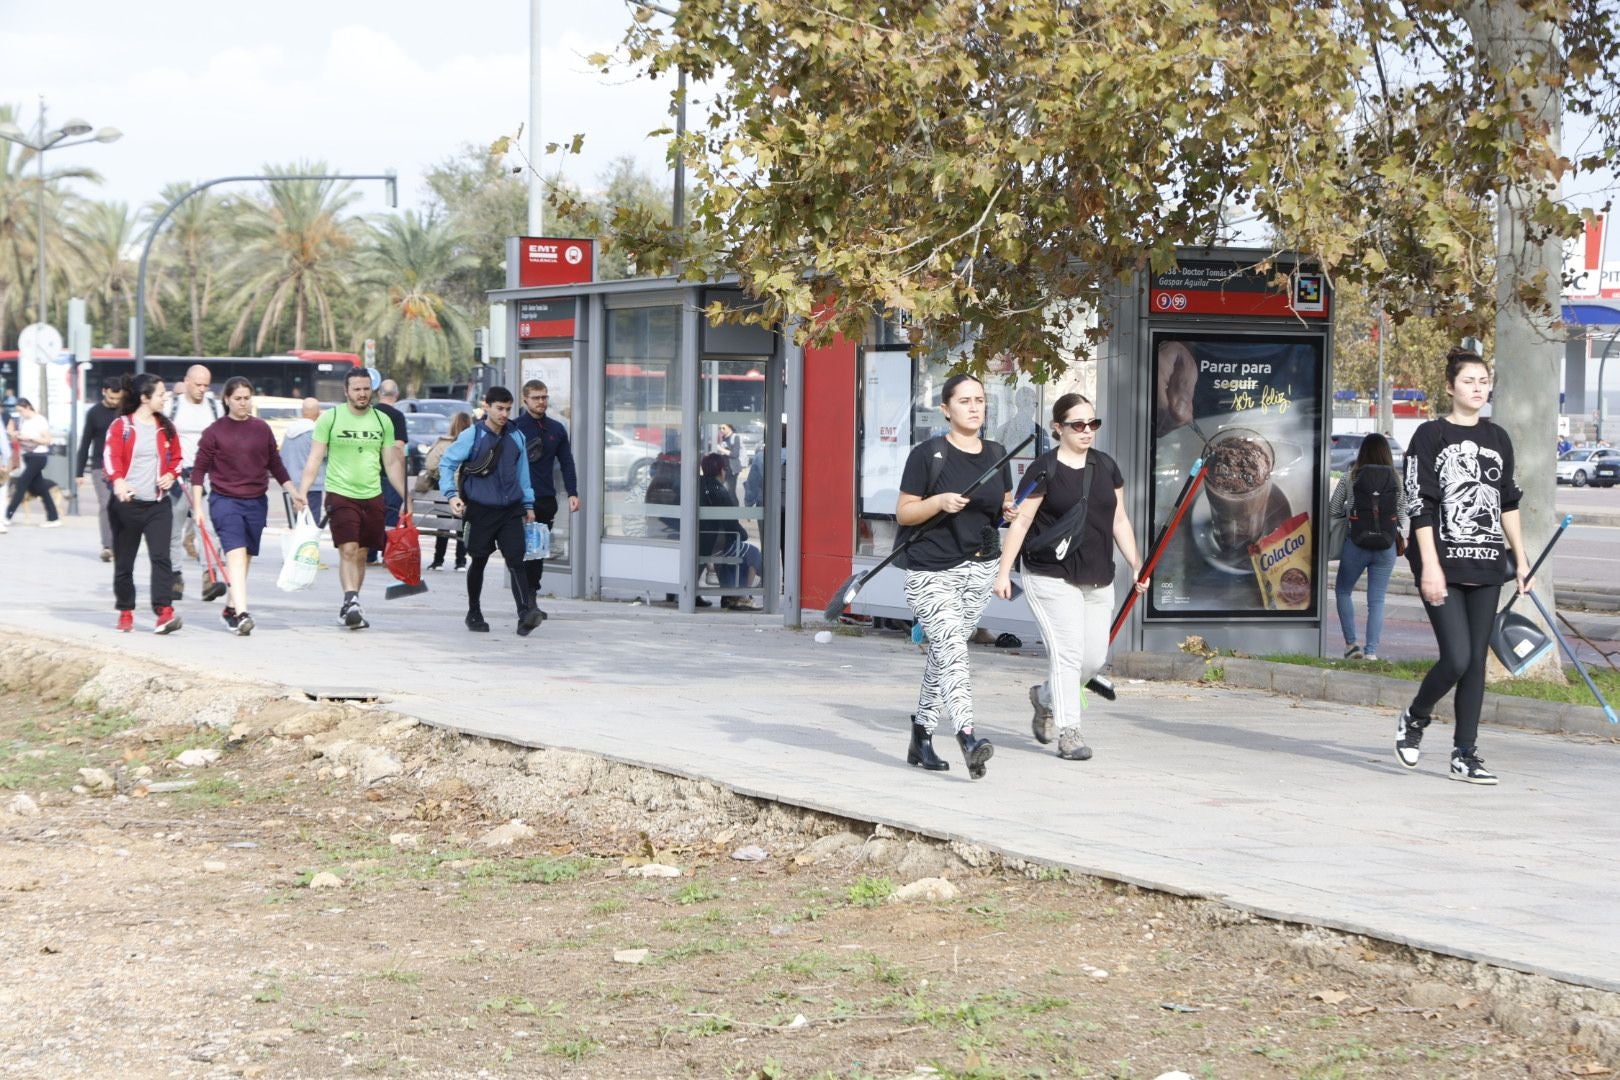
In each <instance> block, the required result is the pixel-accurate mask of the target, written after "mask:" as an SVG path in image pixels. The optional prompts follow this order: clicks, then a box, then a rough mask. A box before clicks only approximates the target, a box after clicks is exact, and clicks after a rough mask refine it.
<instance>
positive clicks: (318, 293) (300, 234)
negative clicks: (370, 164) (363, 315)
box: [225, 162, 359, 352]
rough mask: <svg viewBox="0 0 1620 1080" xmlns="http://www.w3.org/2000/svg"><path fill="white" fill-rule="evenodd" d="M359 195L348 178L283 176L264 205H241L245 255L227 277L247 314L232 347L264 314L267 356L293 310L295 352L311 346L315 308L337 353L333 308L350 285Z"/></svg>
mask: <svg viewBox="0 0 1620 1080" xmlns="http://www.w3.org/2000/svg"><path fill="white" fill-rule="evenodd" d="M326 171H327V168H326V166H325V165H324V164H323V163H320V162H315V163H300V164H296V165H292V166H289V167H287V168H285V169H276V168H266V169H265V172H266V173H267V174H270V175H292V174H299V173H303V174H309V173H324V172H326ZM357 198H359V196H358V195H357V194H356V193H354V192H352V191H350V190H349V183H348V182H347V181H341V180H279V179H278V180H272V181H270V182H269V183H267V184H266V185H265V188H264V197H263V200H262V201H260V200H241V201H233V203H232V204H231V205H232V209H233V210H235V211H237V213H238V216H237V218H236V221H235V223H234V224H235V227H234V229H233V230H232V231H233V232H234V234H235V237H234V240H235V243H236V245H237V247H238V254H237V255H236V257H235V258H234V259H232V260H231V262H230V264H229V265H228V266H227V267H226V271H225V272H226V274H227V275H228V276H229V278H230V279H231V280H233V281H235V282H236V283H237V285H236V290H235V292H233V293H232V294H231V297H230V300H229V305H230V306H231V307H232V308H237V309H239V310H240V311H241V313H242V314H241V317H240V318H238V319H237V321H236V327H235V328H234V329H233V330H232V331H231V339H230V348H232V349H235V348H238V347H239V346H240V345H241V344H242V342H243V340H244V339H245V338H246V336H247V329H248V324H249V323H250V322H251V321H252V319H253V316H254V314H255V313H257V314H258V315H259V328H258V332H257V334H256V335H255V336H254V349H255V350H257V351H261V352H262V351H263V350H264V347H265V343H266V342H268V341H270V339H271V337H272V335H273V334H275V333H276V331H278V330H279V329H280V328H281V326H282V323H283V320H284V318H285V316H286V315H287V313H288V311H289V309H290V310H291V313H292V319H293V328H292V339H293V346H292V347H293V348H294V349H302V348H305V347H306V345H307V342H308V337H309V317H310V314H311V310H312V309H313V312H314V314H315V316H316V318H317V320H318V322H319V331H320V337H321V339H322V340H323V341H324V342H325V343H326V345H327V347H329V348H332V347H335V346H336V345H337V324H336V321H335V320H334V319H333V318H332V305H333V302H334V301H335V300H336V299H337V298H338V297H339V296H340V295H341V293H342V292H343V290H344V289H345V288H346V287H347V272H348V270H349V268H350V265H351V263H352V259H353V254H354V248H355V243H356V238H357V237H356V232H357V225H358V223H357V221H356V219H354V218H349V217H345V216H344V215H343V211H344V210H345V209H347V208H348V207H349V206H350V205H351V204H352V203H353V202H354V201H355V200H356V199H357Z"/></svg>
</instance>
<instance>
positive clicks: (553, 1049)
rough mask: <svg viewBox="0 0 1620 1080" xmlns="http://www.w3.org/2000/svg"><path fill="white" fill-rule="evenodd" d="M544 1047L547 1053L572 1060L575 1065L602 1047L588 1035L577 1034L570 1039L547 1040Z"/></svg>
mask: <svg viewBox="0 0 1620 1080" xmlns="http://www.w3.org/2000/svg"><path fill="white" fill-rule="evenodd" d="M544 1049H545V1052H546V1053H548V1054H552V1055H554V1056H556V1057H560V1058H564V1059H566V1060H568V1061H572V1062H573V1063H574V1064H576V1065H577V1064H579V1063H580V1062H581V1061H584V1060H585V1059H586V1058H587V1057H590V1056H591V1055H592V1054H594V1053H596V1052H597V1051H598V1050H600V1049H602V1044H601V1043H599V1042H597V1041H596V1040H595V1039H592V1038H591V1037H589V1036H588V1035H578V1036H576V1037H574V1038H572V1039H559V1040H556V1041H554V1042H548V1043H546V1045H545V1047H544Z"/></svg>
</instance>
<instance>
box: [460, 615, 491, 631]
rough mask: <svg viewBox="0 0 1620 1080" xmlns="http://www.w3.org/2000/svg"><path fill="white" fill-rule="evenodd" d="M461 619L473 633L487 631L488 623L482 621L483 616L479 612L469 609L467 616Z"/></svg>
mask: <svg viewBox="0 0 1620 1080" xmlns="http://www.w3.org/2000/svg"><path fill="white" fill-rule="evenodd" d="M463 621H464V622H465V623H466V624H467V629H469V630H471V631H472V632H473V633H475V634H487V633H489V623H487V622H485V621H484V616H483V614H482V613H481V612H477V611H469V612H467V618H466V619H464V620H463Z"/></svg>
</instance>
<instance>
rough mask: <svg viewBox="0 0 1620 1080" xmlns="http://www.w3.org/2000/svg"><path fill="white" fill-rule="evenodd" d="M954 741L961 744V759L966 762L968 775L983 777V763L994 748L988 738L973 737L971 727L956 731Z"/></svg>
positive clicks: (976, 777) (994, 750) (977, 778)
mask: <svg viewBox="0 0 1620 1080" xmlns="http://www.w3.org/2000/svg"><path fill="white" fill-rule="evenodd" d="M956 741H957V742H959V743H961V744H962V759H963V760H964V761H966V762H967V769H968V776H970V777H972V778H973V779H974V780H980V779H983V778H984V763H985V762H987V761H989V760H990V755H991V754H994V753H995V752H996V748H995V747H993V746H991V745H990V740H989V739H975V738H974V737H973V729H972V728H963V729H962V730H961V731H958V732H957V733H956Z"/></svg>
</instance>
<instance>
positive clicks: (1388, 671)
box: [1258, 653, 1620, 705]
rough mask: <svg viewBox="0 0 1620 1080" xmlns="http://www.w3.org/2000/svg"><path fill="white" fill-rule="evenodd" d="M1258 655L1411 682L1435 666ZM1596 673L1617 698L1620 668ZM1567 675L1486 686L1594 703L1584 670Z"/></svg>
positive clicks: (1512, 692)
mask: <svg viewBox="0 0 1620 1080" xmlns="http://www.w3.org/2000/svg"><path fill="white" fill-rule="evenodd" d="M1258 659H1261V660H1269V661H1271V662H1272V663H1277V664H1297V665H1299V666H1301V667H1314V668H1328V669H1330V670H1335V671H1361V672H1365V673H1367V674H1369V675H1384V676H1387V677H1388V678H1392V679H1406V680H1408V681H1411V682H1421V681H1422V679H1423V676H1425V675H1427V674H1428V673H1429V669H1430V668H1432V667H1434V661H1433V660H1332V659H1329V658H1327V657H1323V656H1311V655H1309V654H1307V653H1275V654H1273V655H1270V656H1262V657H1259V658H1258ZM1586 670H1587V671H1589V672H1590V673H1591V675H1592V681H1593V682H1595V683H1597V685H1598V689H1599V690H1601V691H1603V696H1604V697H1606V698H1608V699H1609V701H1611V702H1613V701H1614V700H1615V698H1616V697H1620V671H1613V670H1611V669H1609V668H1596V667H1592V666H1591V665H1588V666H1587V669H1586ZM1564 675H1565V677H1566V678H1568V679H1569V684H1568V685H1567V686H1560V685H1559V684H1558V683H1553V682H1547V681H1546V680H1544V679H1531V678H1522V679H1503V680H1502V681H1501V682H1497V683H1490V684H1488V685H1487V686H1486V687H1485V689H1486V690H1488V691H1490V692H1491V693H1493V694H1506V695H1508V696H1509V697H1522V698H1531V699H1533V700H1535V701H1553V702H1559V703H1562V704H1568V705H1592V704H1595V702H1594V701H1593V700H1592V692H1591V691H1590V690H1588V689H1587V688H1586V683H1585V682H1583V681H1581V676H1580V674H1579V673H1578V672H1577V671H1576V670H1575V669H1574V668H1573V667H1567V668H1565V669H1564Z"/></svg>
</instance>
